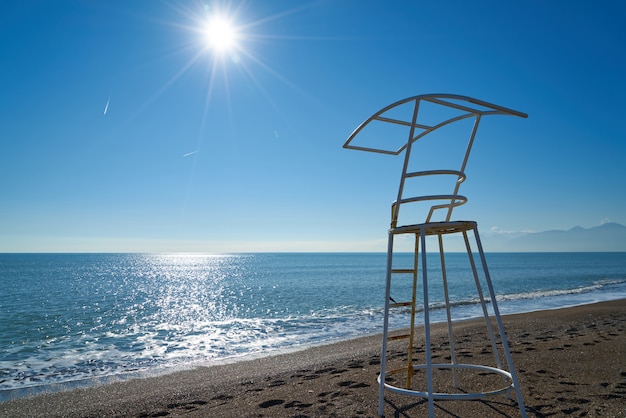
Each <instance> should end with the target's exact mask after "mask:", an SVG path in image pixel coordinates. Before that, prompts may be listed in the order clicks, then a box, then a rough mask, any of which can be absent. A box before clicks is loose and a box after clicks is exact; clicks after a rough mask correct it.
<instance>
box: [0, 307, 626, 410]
mask: <svg viewBox="0 0 626 418" xmlns="http://www.w3.org/2000/svg"><path fill="white" fill-rule="evenodd" d="M503 319H504V323H505V327H506V330H507V334H508V340H509V341H510V344H511V350H512V352H513V359H514V362H515V365H516V368H517V370H518V374H519V379H520V383H521V388H522V392H523V394H524V401H525V403H526V410H527V412H528V416H531V417H545V416H566V415H568V416H569V415H571V416H588V417H589V416H592V417H595V416H598V417H600V416H601V417H625V416H626V300H620V301H613V302H603V303H598V304H592V305H585V306H579V307H575V308H567V309H560V310H551V311H540V312H534V313H528V314H519V315H509V316H505V317H504V318H503ZM477 330H480V332H481V333H482V330H483V327H482V326H480V323H478V322H476V321H467V322H464V323H462V326H461V327H460V328H458V329H457V331H456V338H457V339H458V340H459V341H462V340H466V341H469V340H471V339H472V338H474V340H473V341H472V344H470V346H471V345H474V346H475V347H474V348H468V349H464V350H463V351H462V353H463V356H464V357H465V359H464V360H463V361H464V362H476V363H477V364H487V363H485V362H482V361H481V358H482V357H483V356H485V355H486V354H484V347H485V344H484V341H482V340H480V339H476V337H475V336H476V335H478V334H477ZM444 333H445V330H444V329H443V328H442V327H441V326H437V327H436V329H435V330H434V331H433V342H434V346H435V351H434V353H435V355H439V354H438V352H441V355H442V356H443V355H445V354H446V353H447V350H445V351H444V349H445V340H446V337H445V334H444ZM379 346H380V337H379V336H374V337H365V338H360V339H356V340H350V341H345V342H341V343H337V344H331V345H325V346H319V347H314V348H310V349H307V350H304V351H299V352H295V353H290V354H284V355H277V356H272V357H266V358H261V359H256V360H250V361H244V362H239V363H234V364H228V365H221V366H213V367H202V368H198V369H195V370H191V371H184V372H178V373H173V374H168V375H164V376H160V377H153V378H146V379H135V380H130V381H126V382H118V383H112V384H108V385H102V386H98V387H94V388H86V389H77V390H72V391H66V392H57V393H50V394H43V395H39V396H35V397H30V398H24V399H18V400H12V401H8V402H3V403H0V416H1V417H57V416H58V417H61V416H63V417H105V416H107V417H111V416H132V417H159V416H168V417H175V416H185V417H301V418H304V417H374V416H377V400H378V399H377V392H378V385H377V383H376V376H377V373H378V371H379ZM441 347H443V348H441ZM418 355H419V354H418ZM468 359H469V360H468ZM485 361H487V360H486V359H485ZM436 408H437V412H436V414H437V416H453V417H457V416H458V417H487V416H493V417H509V416H519V410H518V409H517V406H516V404H515V402H514V401H511V400H507V399H506V397H504V396H502V395H500V396H495V397H492V398H489V400H487V401H465V402H460V401H438V402H436ZM426 411H427V406H426V404H425V402H424V401H423V400H421V399H420V398H412V397H406V396H401V395H395V394H388V395H387V396H386V403H385V416H387V417H394V416H395V417H419V416H426V415H425V412H426Z"/></svg>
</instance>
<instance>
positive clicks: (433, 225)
mask: <svg viewBox="0 0 626 418" xmlns="http://www.w3.org/2000/svg"><path fill="white" fill-rule="evenodd" d="M475 228H476V222H474V221H450V222H429V223H422V224H413V225H402V226H398V227H395V228H391V230H390V232H391V233H392V234H394V235H396V234H418V235H419V234H420V233H421V231H424V234H426V236H429V235H444V234H455V233H457V232H464V231H469V230H471V229H475Z"/></svg>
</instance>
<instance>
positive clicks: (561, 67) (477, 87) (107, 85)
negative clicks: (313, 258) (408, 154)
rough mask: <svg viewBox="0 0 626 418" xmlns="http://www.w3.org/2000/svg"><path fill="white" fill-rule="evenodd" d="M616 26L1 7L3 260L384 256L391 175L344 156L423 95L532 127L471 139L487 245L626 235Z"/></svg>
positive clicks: (480, 12)
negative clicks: (218, 23)
mask: <svg viewBox="0 0 626 418" xmlns="http://www.w3.org/2000/svg"><path fill="white" fill-rule="evenodd" d="M217 13H226V14H227V15H229V16H230V18H231V20H232V21H233V24H234V25H235V26H236V27H237V30H238V39H237V41H236V42H237V44H236V46H235V47H233V48H231V49H230V50H226V51H223V52H222V53H217V52H216V51H215V50H213V49H210V48H209V47H208V43H207V42H206V40H205V37H204V36H202V29H203V22H205V21H206V20H207V19H208V18H209V17H210V16H212V15H215V14H217ZM625 20H626V3H624V2H621V1H598V2H587V1H552V2H540V1H523V2H522V1H513V2H498V1H485V2H466V1H458V2H457V1H443V2H413V1H398V2H382V1H369V0H365V1H362V0H358V1H357V0H354V1H350V0H346V1H315V2H305V1H303V2H294V1H254V2H253V1H249V2H230V3H229V2H222V3H214V2H213V3H212V2H194V1H187V2H185V1H181V2H165V1H152V0H143V1H139V0H136V1H121V0H114V1H107V2H93V1H86V0H85V1H29V2H3V3H2V5H0V36H1V37H2V39H3V42H2V43H0V58H1V61H2V63H3V64H2V65H1V66H0V91H1V92H2V93H1V97H2V100H0V144H1V146H2V148H1V149H2V152H0V251H2V252H21V251H26V252H28V251H51V252H57V251H61V252H65V251H71V252H82V251H86V252H91V251H140V252H151V251H209V252H231V251H384V249H385V240H386V230H387V227H388V223H389V212H390V210H389V207H390V203H391V201H392V200H393V199H394V198H395V194H396V188H397V185H398V180H399V175H400V170H401V163H402V161H401V158H400V157H391V156H386V155H377V154H370V153H362V152H357V151H353V150H345V149H343V148H342V145H343V143H344V141H345V140H346V138H347V137H348V135H349V134H350V133H351V132H352V130H353V129H354V128H356V126H358V124H359V123H361V122H362V121H363V120H365V119H366V118H367V117H368V116H370V115H371V114H372V113H374V112H375V111H377V110H379V109H381V108H382V107H384V106H386V105H388V104H390V103H392V102H395V101H396V100H400V99H403V98H405V97H410V96H413V95H417V94H425V93H453V94H461V95H466V96H471V97H475V98H478V99H482V100H485V101H489V102H492V103H496V104H500V105H503V106H507V107H510V108H513V109H516V110H519V111H522V112H525V113H527V114H528V115H529V117H528V119H521V118H514V117H502V116H498V117H492V118H488V119H486V120H485V121H484V122H483V123H482V125H481V129H480V131H479V134H478V137H477V140H476V141H477V142H476V145H475V147H474V150H473V153H472V156H471V158H470V161H469V165H468V168H467V171H466V172H467V175H468V181H467V182H466V183H465V184H464V187H463V189H462V192H463V194H465V195H467V196H468V197H469V199H470V200H469V203H468V204H467V205H465V206H464V207H462V208H461V209H460V210H459V213H458V215H459V216H461V217H462V218H465V219H473V220H476V221H478V223H479V226H480V228H481V231H483V234H490V233H496V232H498V233H514V232H518V231H544V230H550V229H569V228H572V227H574V226H577V225H579V226H582V227H585V228H589V227H593V226H597V225H600V224H601V223H603V222H609V221H610V222H618V223H621V224H626V194H625V193H624V192H623V189H624V186H623V169H622V167H623V164H624V158H625V157H626V128H625V127H624V122H623V120H624V119H623V118H624V117H623V115H624V110H626V107H625V106H624V97H626V82H625V81H624V74H626V29H625V28H624V25H623V22H624V21H625ZM488 249H489V248H488Z"/></svg>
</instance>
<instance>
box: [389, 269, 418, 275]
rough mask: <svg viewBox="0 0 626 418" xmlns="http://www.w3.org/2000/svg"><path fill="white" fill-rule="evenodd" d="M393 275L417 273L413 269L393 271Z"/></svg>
mask: <svg viewBox="0 0 626 418" xmlns="http://www.w3.org/2000/svg"><path fill="white" fill-rule="evenodd" d="M391 272H392V273H407V274H408V273H415V270H413V269H391Z"/></svg>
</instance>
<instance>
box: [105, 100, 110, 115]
mask: <svg viewBox="0 0 626 418" xmlns="http://www.w3.org/2000/svg"><path fill="white" fill-rule="evenodd" d="M110 101H111V98H110V97H109V98H108V99H107V104H106V105H105V106H104V114H105V115H106V114H107V113H108V112H109V102H110Z"/></svg>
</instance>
